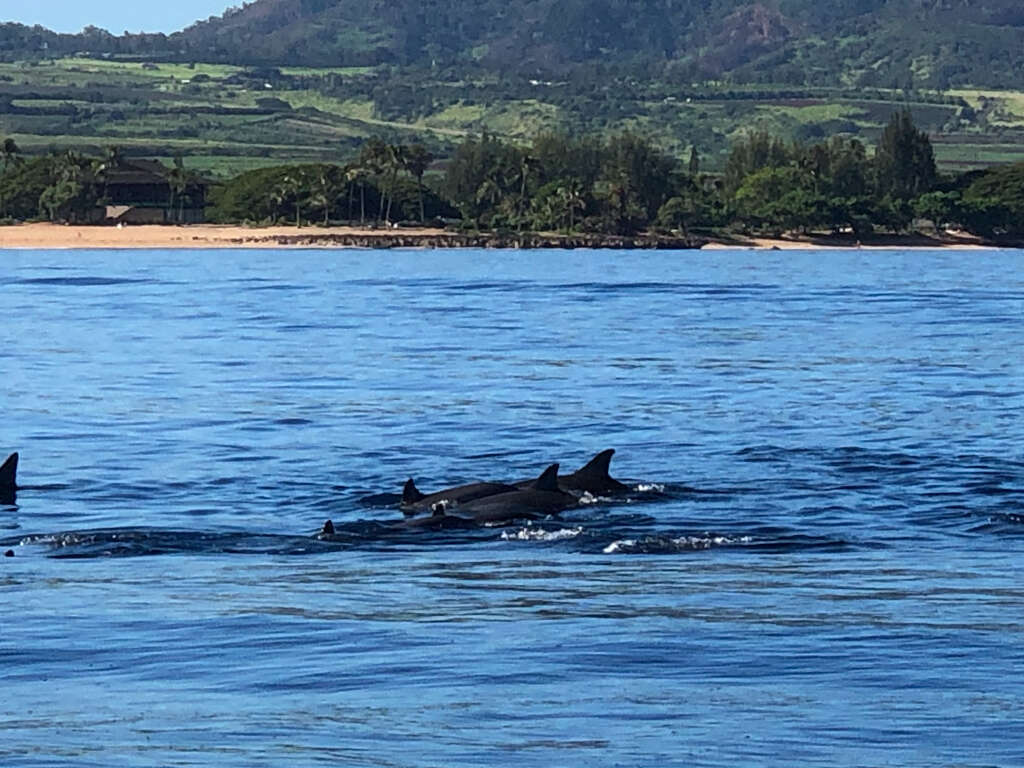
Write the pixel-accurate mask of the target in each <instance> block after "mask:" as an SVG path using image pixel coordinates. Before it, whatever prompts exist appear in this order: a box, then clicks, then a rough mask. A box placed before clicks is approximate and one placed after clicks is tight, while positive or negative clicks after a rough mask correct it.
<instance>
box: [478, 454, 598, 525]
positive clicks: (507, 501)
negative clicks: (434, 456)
mask: <svg viewBox="0 0 1024 768" xmlns="http://www.w3.org/2000/svg"><path fill="white" fill-rule="evenodd" d="M577 504H579V500H578V499H577V498H576V497H575V496H573V495H572V494H571V493H566V492H565V491H563V490H562V489H561V488H559V487H558V465H557V464H552V465H551V466H550V467H548V468H547V469H546V470H544V472H543V473H541V475H540V477H538V478H537V479H536V480H534V481H533V482H532V483H530V484H529V485H528V486H525V487H519V488H516V489H515V490H512V491H508V492H506V493H499V494H495V495H493V496H485V497H484V498H481V499H476V500H475V501H469V502H466V503H464V504H460V505H459V509H458V512H459V514H460V515H461V516H464V517H469V518H471V519H472V520H473V522H475V523H476V524H477V525H502V524H504V523H509V522H512V521H513V520H536V519H537V518H539V517H544V516H546V515H557V514H558V513H559V512H561V511H562V510H565V509H569V508H570V507H575V506H576V505H577Z"/></svg>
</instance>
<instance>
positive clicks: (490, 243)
mask: <svg viewBox="0 0 1024 768" xmlns="http://www.w3.org/2000/svg"><path fill="white" fill-rule="evenodd" d="M229 242H230V243H232V244H237V245H259V244H266V245H280V246H291V247H295V246H300V247H301V246H309V247H312V248H315V247H321V248H515V249H524V248H566V249H569V248H613V249H620V250H634V249H657V250H686V249H695V248H700V247H701V246H703V245H704V244H705V243H706V241H705V240H702V239H697V238H681V237H662V236H656V235H637V236H634V237H622V236H618V235H537V234H521V233H517V234H496V233H477V234H463V233H456V232H452V233H447V232H446V233H440V234H437V233H431V234H422V233H401V232H382V233H380V234H377V233H374V234H339V233H329V232H324V233H322V234H318V233H316V232H315V231H314V232H308V233H302V234H298V233H297V234H294V235H291V234H288V235H282V234H273V235H260V234H256V233H254V234H253V235H251V236H244V237H236V238H231V240H230V241H229Z"/></svg>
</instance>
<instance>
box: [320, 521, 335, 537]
mask: <svg viewBox="0 0 1024 768" xmlns="http://www.w3.org/2000/svg"><path fill="white" fill-rule="evenodd" d="M320 535H321V536H333V535H334V523H333V522H331V521H330V520H325V521H324V527H323V528H321V529H320Z"/></svg>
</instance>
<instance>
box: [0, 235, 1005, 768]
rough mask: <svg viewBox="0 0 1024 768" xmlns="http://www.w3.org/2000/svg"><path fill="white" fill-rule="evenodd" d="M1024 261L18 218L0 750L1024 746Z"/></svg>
mask: <svg viewBox="0 0 1024 768" xmlns="http://www.w3.org/2000/svg"><path fill="white" fill-rule="evenodd" d="M1022 258H1024V257H1022V255H1021V253H1020V252H1015V251H970V252H957V251H942V252H930V251H914V252H901V251H898V250H894V251H843V252H829V251H824V252H807V251H801V252H787V251H761V250H759V251H753V250H742V251H695V252H680V253H671V252H614V251H600V252H596V251H595V252H589V251H571V252H554V251H552V252H545V251H528V252H515V251H512V252H507V251H474V250H466V251H429V250H408V251H387V252H384V251H360V250H336V251H331V250H308V251H302V250H288V251H281V250H265V251H253V250H244V251H243V250H217V251H191V250H190V251H180V250H179V251H174V250H167V251H164V250H152V251H0V317H2V320H3V322H2V324H0V408H2V414H3V418H2V419H0V454H3V456H6V454H7V453H9V452H12V451H19V452H20V453H21V466H20V470H19V483H20V485H21V486H22V487H21V488H20V489H19V490H18V492H17V494H16V497H15V498H13V499H10V498H8V499H6V500H4V503H2V504H0V552H3V551H6V550H10V552H11V553H12V555H13V556H9V557H0V600H2V606H3V616H2V621H0V765H3V766H75V767H76V768H77V767H79V766H97V767H100V766H102V767H103V768H119V767H121V766H126V767H127V766H132V767H134V766H154V765H159V766H202V767H203V768H209V767H210V766H288V767H289V768H292V767H296V766H320V765H332V766H336V765H353V766H437V767H438V768H452V767H453V766H466V767H467V768H468V767H476V766H517V767H519V766H527V767H532V766H536V767H537V768H553V767H557V766H567V767H576V766H588V767H597V768H603V767H605V766H608V767H611V766H650V767H651V768H664V767H665V766H721V767H722V768H725V767H728V768H733V767H734V766H779V768H783V767H787V768H789V767H791V766H794V765H815V766H820V765H832V766H901V767H906V766H921V767H922V768H925V767H927V768H936V767H937V766H960V767H962V766H1020V765H1024V741H1022V739H1021V734H1022V733H1024V722H1022V721H1024V714H1022V713H1024V679H1022V673H1024V583H1022V579H1021V565H1022V561H1024V418H1022V417H1024V352H1022V350H1024V270H1022ZM605 448H615V449H616V454H615V457H614V459H613V461H612V465H611V469H612V474H613V476H615V477H616V478H618V479H620V480H622V481H624V482H626V483H627V484H628V485H629V486H630V488H631V491H630V492H629V493H628V494H626V497H625V498H616V499H607V498H588V499H586V500H585V501H586V502H587V503H585V504H583V505H582V506H580V507H579V508H578V509H574V510H571V511H569V512H566V513H565V514H564V515H563V516H561V517H560V518H551V519H545V520H540V521H537V522H533V523H521V524H517V525H509V526H506V527H494V528H482V529H477V530H470V531H435V532H431V531H423V530H409V529H406V528H403V527H402V526H401V525H400V522H401V519H402V516H401V514H400V512H399V511H398V510H397V508H396V503H397V501H398V498H399V497H398V494H399V493H400V491H401V487H402V484H403V483H404V481H405V480H406V479H407V478H409V477H413V478H415V480H416V482H417V484H418V486H419V487H420V488H421V489H423V490H425V491H433V490H437V489H440V488H442V487H445V486H449V485H454V484H458V483H462V482H469V481H473V480H477V479H494V480H519V479H522V478H528V477H531V476H534V475H537V474H539V473H540V471H541V470H542V469H544V467H546V466H547V465H548V464H550V463H552V462H556V461H557V462H561V465H562V467H563V471H571V470H574V469H576V468H578V467H579V466H581V465H582V464H583V463H585V462H586V461H587V460H588V459H589V458H590V457H591V456H592V455H594V454H595V453H597V452H598V451H600V450H602V449H605ZM3 456H0V459H2V458H3ZM327 519H331V520H333V521H334V524H335V526H336V528H337V535H336V536H334V537H332V538H330V539H329V540H323V539H320V538H318V537H317V533H318V531H319V530H320V528H321V526H322V524H323V522H324V521H325V520H327Z"/></svg>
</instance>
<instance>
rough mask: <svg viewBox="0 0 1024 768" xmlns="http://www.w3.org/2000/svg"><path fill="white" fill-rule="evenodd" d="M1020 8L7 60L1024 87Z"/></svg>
mask: <svg viewBox="0 0 1024 768" xmlns="http://www.w3.org/2000/svg"><path fill="white" fill-rule="evenodd" d="M1022 43H1024V8H1022V7H1020V6H1019V3H1017V2H1016V0H837V1H836V2H834V3H830V4H828V6H823V5H821V4H819V3H817V2H814V1H813V0H754V1H753V2H751V1H749V0H560V1H558V0H508V1H507V2H502V1H501V0H448V1H447V2H441V0H390V1H389V2H385V1H384V0H361V1H360V2H357V1H356V0H255V2H251V3H247V4H244V5H243V6H241V7H239V8H234V9H229V10H228V11H227V12H225V13H224V14H223V15H222V16H219V17H211V18H209V19H207V20H205V21H197V22H196V23H194V24H192V25H190V26H189V27H186V28H185V29H183V30H181V31H180V32H176V33H173V34H171V35H162V34H140V35H123V36H115V35H111V34H110V33H108V32H106V31H104V30H98V29H96V28H94V27H89V28H86V29H85V30H83V32H82V33H80V34H78V35H66V34H57V33H53V32H49V31H48V30H44V29H42V28H40V27H25V26H23V25H18V24H10V23H8V24H0V57H4V58H6V59H7V60H11V59H14V58H17V57H19V56H21V57H28V56H41V55H66V54H70V53H74V52H80V51H89V52H93V53H101V54H108V55H122V56H124V55H128V56H137V57H142V58H146V57H150V58H154V59H157V58H161V59H169V60H175V61H203V62H221V63H233V64H243V65H249V66H307V67H338V66H399V67H406V68H435V69H436V68H438V67H444V68H453V69H457V70H460V71H464V72H473V71H484V72H491V73H501V74H505V75H513V76H535V77H548V78H550V77H559V76H565V75H566V74H567V73H572V72H575V71H579V70H581V69H588V70H592V69H594V68H598V69H600V70H602V71H611V72H614V73H615V74H616V75H621V74H627V73H631V74H635V75H636V76H642V77H648V78H652V79H664V80H667V81H672V82H700V81H707V80H718V81H725V82H734V83H761V82H764V83H768V82H771V83H783V84H791V85H826V86H839V85H842V86H853V87H893V88H922V87H925V88H937V89H945V88H950V87H961V86H967V85H970V86H989V87H996V86H1003V87H1006V86H1007V85H1010V86H1014V87H1024V45H1022Z"/></svg>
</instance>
